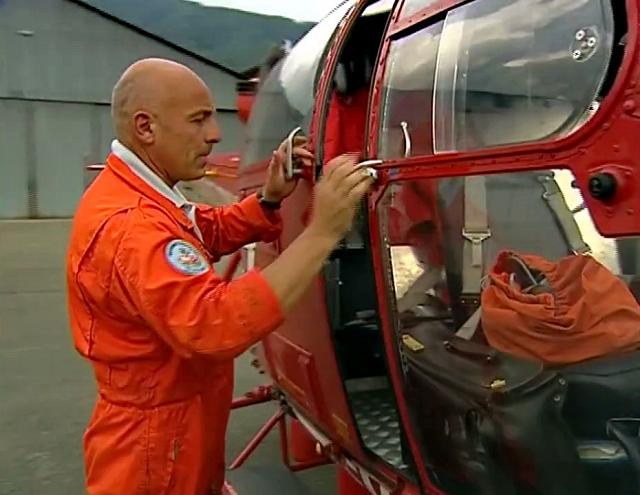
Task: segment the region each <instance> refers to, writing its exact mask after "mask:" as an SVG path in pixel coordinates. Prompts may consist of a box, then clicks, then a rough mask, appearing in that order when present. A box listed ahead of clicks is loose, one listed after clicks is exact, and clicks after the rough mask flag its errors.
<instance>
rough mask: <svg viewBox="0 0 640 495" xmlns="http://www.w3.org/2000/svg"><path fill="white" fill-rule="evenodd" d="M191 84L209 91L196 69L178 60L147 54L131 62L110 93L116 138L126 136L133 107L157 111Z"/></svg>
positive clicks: (126, 137)
mask: <svg viewBox="0 0 640 495" xmlns="http://www.w3.org/2000/svg"><path fill="white" fill-rule="evenodd" d="M194 88H196V89H200V90H204V91H208V89H207V86H206V84H205V83H204V81H203V80H202V79H201V78H200V77H199V76H198V75H197V74H196V73H195V72H193V71H192V70H191V69H189V68H188V67H186V66H184V65H182V64H179V63H177V62H173V61H171V60H166V59H161V58H147V59H143V60H139V61H138V62H135V63H133V64H132V65H130V66H129V67H128V68H127V69H126V70H125V71H124V72H123V74H122V76H120V79H119V80H118V82H117V83H116V85H115V86H114V88H113V94H112V97H111V114H112V116H113V119H114V125H115V127H116V135H117V137H118V139H125V140H128V136H127V123H128V121H129V120H130V119H131V117H133V115H134V114H135V112H136V111H149V112H157V111H158V110H159V109H161V108H163V107H164V106H165V105H166V104H168V103H170V100H171V98H172V97H174V98H175V96H176V95H177V94H179V93H180V92H183V91H189V90H193V89H194Z"/></svg>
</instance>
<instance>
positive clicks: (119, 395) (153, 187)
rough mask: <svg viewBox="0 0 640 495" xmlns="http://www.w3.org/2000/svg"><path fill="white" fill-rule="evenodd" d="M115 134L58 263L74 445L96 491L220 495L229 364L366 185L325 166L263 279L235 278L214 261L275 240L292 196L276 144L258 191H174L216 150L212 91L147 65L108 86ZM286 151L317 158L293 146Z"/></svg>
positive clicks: (288, 294)
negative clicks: (199, 196)
mask: <svg viewBox="0 0 640 495" xmlns="http://www.w3.org/2000/svg"><path fill="white" fill-rule="evenodd" d="M112 112H113V118H114V126H115V129H116V137H117V139H116V140H115V141H114V143H113V146H112V152H111V153H110V154H109V156H108V157H107V166H106V168H105V170H104V171H103V172H102V173H101V174H100V175H99V176H98V177H97V179H96V180H95V181H94V182H93V184H92V185H91V186H90V187H89V188H88V189H87V191H86V192H85V194H84V196H83V197H82V199H81V201H80V204H79V206H78V209H77V212H76V215H75V218H74V221H73V229H72V234H71V242H70V246H69V251H68V260H67V285H68V300H69V314H70V321H71V326H72V334H73V339H74V342H75V346H76V349H77V350H78V352H79V353H80V354H81V355H82V356H84V357H85V358H86V359H87V360H89V361H90V362H91V364H92V366H93V370H94V374H95V378H96V381H97V387H98V392H99V397H98V400H97V403H96V406H95V409H94V412H93V415H92V417H91V420H90V424H89V426H88V428H87V430H86V432H85V436H84V455H85V470H86V488H87V492H88V493H89V494H91V495H129V494H149V495H160V494H172V495H204V494H209V493H218V492H220V491H221V487H222V483H223V478H224V435H225V430H226V425H227V420H228V417H229V410H230V405H231V399H232V388H233V359H234V358H235V357H237V356H238V355H240V354H241V353H243V352H244V351H245V350H246V349H248V348H249V347H250V346H251V345H253V344H255V343H256V342H257V341H259V340H260V339H262V338H263V337H264V336H265V335H267V334H268V333H269V332H271V331H273V330H274V329H276V328H277V327H278V326H279V325H280V324H281V323H282V321H283V319H284V318H285V317H286V315H287V312H288V311H290V310H291V308H292V307H293V306H294V305H295V304H296V302H297V301H298V300H299V299H300V297H301V296H302V294H303V293H304V291H305V290H306V288H307V287H308V286H309V285H310V283H311V282H312V280H313V279H314V277H315V276H316V275H317V274H318V272H319V271H320V269H321V267H322V264H323V262H324V260H325V259H326V258H327V257H328V255H329V254H330V252H331V251H332V249H333V248H334V246H335V245H336V244H337V242H338V241H339V240H340V239H341V238H342V237H343V236H344V235H345V233H346V232H347V231H348V230H349V229H350V227H351V225H352V222H353V218H354V213H355V210H356V205H357V204H358V203H359V202H360V200H361V199H362V197H363V195H364V194H365V192H366V191H367V189H368V188H369V186H370V181H371V179H370V178H369V177H368V176H367V175H365V174H362V173H358V170H359V169H358V167H357V164H356V163H355V160H354V158H353V157H350V156H342V157H338V158H336V159H335V160H333V161H332V162H330V163H329V164H328V165H327V172H326V173H325V175H324V177H323V179H322V180H321V181H319V182H318V183H317V184H316V186H315V193H314V198H313V214H312V217H311V220H310V222H309V225H308V227H307V229H306V230H305V231H304V232H303V233H302V234H301V235H300V236H299V237H298V238H297V239H296V240H295V241H294V242H293V243H292V244H291V245H290V246H289V248H288V249H287V250H286V251H284V252H283V253H282V254H281V256H280V257H279V258H278V259H276V260H275V261H274V262H273V263H272V264H271V265H270V266H268V267H266V268H265V269H263V270H261V271H259V270H252V271H249V272H248V273H246V274H244V275H243V276H241V277H238V278H237V279H235V280H233V281H230V282H229V281H224V280H221V278H220V277H219V276H218V275H217V274H216V273H215V272H214V270H213V263H214V262H215V261H216V260H218V259H219V258H220V257H221V256H223V255H225V254H228V253H232V252H234V251H236V250H237V249H239V248H240V247H242V246H243V245H245V244H248V243H252V242H256V241H264V242H271V241H273V240H275V239H277V238H278V236H279V235H280V231H281V219H280V216H279V214H278V211H277V210H278V206H279V205H280V203H281V201H283V200H284V199H285V198H286V197H287V196H289V195H290V194H291V192H292V191H293V190H294V188H295V186H296V181H295V180H287V179H286V178H285V174H284V171H283V168H284V146H283V145H281V146H280V147H279V148H278V149H277V150H274V154H273V157H272V159H271V162H270V164H269V167H268V171H267V176H266V180H265V185H264V187H263V188H262V189H261V190H260V191H259V192H258V193H256V194H251V195H250V196H248V197H246V198H244V199H243V200H242V201H240V202H239V203H237V204H235V205H232V206H228V207H221V208H212V207H207V206H203V205H199V204H195V205H194V204H192V203H190V202H189V201H187V200H186V199H185V198H184V196H182V195H181V194H180V192H179V190H178V189H177V188H176V183H178V182H179V181H186V180H192V179H198V178H200V177H202V176H203V175H204V171H205V162H206V156H207V155H208V154H209V153H210V152H211V149H212V146H213V145H214V144H215V143H216V142H218V141H219V140H220V130H219V127H218V125H217V123H216V120H215V107H214V103H213V99H212V97H211V94H210V92H209V90H208V88H207V86H206V85H205V84H204V83H203V81H202V80H201V79H200V78H199V77H198V76H197V75H196V74H194V73H193V72H192V71H191V70H189V69H188V68H186V67H184V66H182V65H179V64H177V63H174V62H170V61H167V60H158V59H147V60H142V61H139V62H137V63H135V64H133V65H132V66H131V67H129V68H128V69H127V70H126V71H125V72H124V74H123V75H122V77H121V79H120V80H119V81H118V83H117V84H116V86H115V88H114V91H113V101H112ZM294 155H295V156H296V158H297V159H298V160H300V161H301V162H302V163H303V164H304V165H306V166H310V165H312V160H313V156H312V154H311V153H310V152H309V151H308V150H307V149H306V144H305V143H304V142H301V143H300V144H299V145H298V146H297V147H296V149H295V152H294Z"/></svg>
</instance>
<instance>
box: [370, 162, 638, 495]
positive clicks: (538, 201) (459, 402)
mask: <svg viewBox="0 0 640 495" xmlns="http://www.w3.org/2000/svg"><path fill="white" fill-rule="evenodd" d="M574 179H575V177H574V176H573V174H572V173H571V172H570V171H569V170H537V171H527V172H515V173H514V172H512V173H502V174H493V175H487V176H475V177H445V178H424V179H416V180H410V181H409V180H407V181H398V182H393V183H391V184H390V185H389V186H388V187H387V189H386V191H385V193H384V194H383V196H382V198H381V200H380V202H379V203H378V206H377V211H378V219H379V225H378V228H379V234H380V239H383V240H384V244H383V245H382V247H381V249H382V260H383V271H384V273H385V274H386V277H387V290H388V293H389V298H388V300H389V304H390V307H389V309H390V311H389V313H388V314H390V315H391V316H392V318H393V321H392V322H391V325H392V327H394V328H395V331H396V339H397V349H398V354H399V357H400V361H401V364H402V371H403V377H404V384H405V387H406V392H405V393H406V397H407V404H408V406H409V413H410V417H411V424H412V429H413V431H414V434H415V437H416V438H417V439H418V442H419V444H420V445H421V447H422V448H423V453H422V454H423V461H424V462H425V465H426V467H427V470H428V471H429V472H430V473H431V475H432V479H433V480H434V481H435V482H436V483H438V484H439V485H440V488H442V489H443V490H444V491H445V492H446V493H451V494H470V493H473V494H476V493H553V492H554V491H557V490H560V489H566V491H567V493H569V492H571V493H586V492H585V491H581V490H579V489H575V488H576V487H578V486H580V485H579V483H578V480H579V479H583V477H586V479H588V480H590V483H591V484H592V485H593V486H594V491H593V493H605V492H606V493H609V494H611V495H624V494H627V493H632V492H635V485H634V483H636V481H635V479H636V478H635V474H634V473H635V471H634V469H637V467H638V465H637V464H634V463H635V462H636V461H634V460H632V458H631V457H627V455H628V454H626V451H625V448H624V447H623V444H622V443H621V441H619V439H618V437H615V436H614V435H609V434H607V433H606V431H607V427H606V424H607V421H608V420H609V419H611V418H614V420H615V418H616V417H624V418H632V419H631V420H629V421H631V422H632V423H633V422H635V423H636V427H635V428H636V429H635V430H634V433H632V436H633V437H634V439H635V438H637V422H639V421H640V409H639V408H638V406H637V399H636V398H637V388H636V384H635V382H634V380H632V379H630V378H626V377H627V376H628V374H629V373H632V374H633V373H638V376H640V371H638V370H640V352H638V351H633V346H634V345H635V347H636V349H637V348H638V347H640V339H638V341H637V342H636V340H635V338H636V337H638V336H637V335H636V336H634V337H633V339H631V341H629V340H628V339H627V340H625V345H626V346H628V347H627V350H626V351H622V350H621V349H620V348H617V347H616V346H618V344H620V342H621V340H619V337H620V336H621V335H622V334H624V335H625V337H624V338H625V339H626V337H627V336H628V335H629V334H630V332H631V333H633V332H637V327H636V326H635V322H634V321H633V320H634V318H637V319H638V325H640V308H638V303H637V302H636V301H637V300H638V299H639V298H640V291H639V290H638V288H639V287H640V282H639V281H640V276H639V275H640V271H638V270H639V267H640V264H639V261H640V241H639V240H638V239H634V238H627V239H609V238H605V237H603V236H602V235H600V233H599V232H598V231H597V229H596V228H595V226H594V224H593V221H592V219H591V215H590V212H589V210H588V209H587V208H585V207H584V201H583V198H582V196H581V193H580V191H579V190H578V189H576V188H575V187H574ZM545 193H547V194H545ZM479 224H484V225H479ZM571 225H573V227H575V231H577V232H579V234H577V235H576V234H575V231H574V229H573V228H571V227H570V226H571ZM472 227H473V228H475V230H476V231H478V232H480V233H482V232H481V231H482V230H483V229H484V233H486V234H488V235H487V236H486V237H483V240H481V241H480V242H479V243H478V245H477V246H475V247H474V243H473V242H472V241H471V240H470V239H469V238H468V237H465V235H464V232H465V230H466V231H467V232H470V231H473V228H472ZM586 246H588V247H589V249H590V252H591V256H581V257H580V258H581V259H590V258H592V257H593V258H595V260H597V262H598V263H599V265H600V266H601V267H602V268H601V270H600V271H599V275H600V276H601V277H602V278H599V280H605V279H606V280H607V281H608V282H607V285H606V287H607V288H605V287H604V285H603V286H602V287H594V284H595V282H594V279H592V278H591V277H590V276H583V277H577V278H576V279H575V283H576V284H581V283H582V284H583V287H584V288H585V289H586V290H588V291H590V293H591V294H592V297H593V299H595V300H597V301H598V302H597V303H596V302H593V304H592V305H590V306H589V307H580V312H575V313H568V314H567V316H566V317H564V318H565V319H563V315H564V313H561V314H560V315H559V316H557V318H556V319H555V320H554V322H555V323H554V324H556V325H557V332H558V338H557V339H558V340H557V341H556V342H555V343H554V342H551V341H550V340H547V341H546V342H547V347H546V348H545V347H544V346H542V345H540V344H539V343H538V344H537V343H536V342H538V341H536V339H537V338H539V339H540V341H541V340H542V339H543V338H549V335H548V334H547V335H542V334H541V331H540V330H539V329H538V328H536V327H534V326H527V325H525V324H524V323H523V322H525V321H528V320H525V319H522V320H520V319H519V317H518V316H517V315H518V314H519V313H515V312H514V313H509V312H508V311H506V310H501V311H502V313H501V314H502V316H501V317H499V318H496V316H495V315H496V314H497V312H494V313H493V315H494V320H493V321H494V325H493V327H492V328H493V332H492V333H490V332H488V330H489V329H488V328H487V326H486V325H485V320H484V319H483V318H484V316H483V318H482V319H479V320H478V319H476V320H474V319H473V316H474V315H478V316H481V315H484V313H476V309H477V308H478V307H479V305H480V301H482V309H483V311H486V310H487V306H486V304H487V302H486V300H485V299H484V298H482V297H481V294H483V293H484V291H485V290H486V287H487V283H488V280H487V279H486V278H485V277H486V275H487V274H488V273H489V271H490V270H491V269H492V268H493V267H494V266H495V263H496V261H497V259H498V254H499V253H501V252H503V251H506V250H509V251H512V252H514V253H516V254H518V255H535V256H538V257H542V258H544V259H546V260H548V261H549V262H550V263H554V262H558V261H560V260H563V259H569V258H570V256H572V252H573V251H576V250H580V251H583V250H584V248H585V247H586ZM475 249H477V250H478V251H477V254H478V258H477V260H478V261H479V266H480V269H479V270H477V271H476V268H475V267H474V266H475V265H474V263H475V262H474V257H473V253H474V250H475ZM585 273H586V272H585ZM590 273H595V271H594V272H590ZM593 276H594V277H595V275H593ZM522 280H524V279H520V278H518V277H514V279H513V281H512V283H518V284H521V283H523V282H522ZM525 282H526V281H525ZM538 282H540V280H539V279H536V283H538ZM532 286H533V284H532ZM522 287H523V288H527V290H528V289H529V287H528V286H526V285H524V284H523V285H522ZM546 287H548V286H547V285H545V284H544V283H540V285H539V286H535V289H536V290H545V288H546ZM556 287H557V286H556ZM614 289H615V291H617V292H616V294H618V295H620V300H612V298H611V297H609V302H608V305H604V304H602V303H600V301H601V300H602V299H604V298H606V297H607V294H610V293H611V292H610V291H612V290H614ZM627 289H630V290H628V291H627ZM598 291H601V293H600V292H598ZM530 293H531V294H538V293H539V292H535V291H533V290H532V292H530ZM494 297H495V296H494ZM616 297H617V296H616ZM563 301H564V300H560V301H558V302H557V306H554V308H555V307H557V308H561V307H562V304H563ZM492 304H494V307H499V304H500V300H499V301H498V302H497V303H496V302H495V300H494V301H493V303H492ZM538 304H540V303H538ZM616 304H618V305H619V306H618V307H616ZM624 308H626V309H624ZM558 311H563V310H560V309H558ZM617 311H629V313H626V315H627V318H626V320H625V321H626V323H625V324H624V325H625V327H624V328H625V330H622V326H621V325H622V324H621V323H620V322H621V321H622V320H623V319H622V318H621V319H620V320H617V319H616V318H617V317H614V316H613V314H614V313H616V312H617ZM509 315H511V316H509ZM569 315H571V316H569ZM634 315H635V316H634ZM583 317H584V320H583V319H582V318H583ZM600 318H608V321H609V322H610V323H609V325H610V326H609V328H608V330H607V331H606V332H604V335H605V337H603V341H602V342H604V343H603V344H602V345H597V346H594V347H593V349H597V350H598V351H597V352H599V353H601V355H600V356H596V357H593V358H592V359H591V358H589V359H587V360H584V361H580V362H579V364H578V365H576V366H578V369H579V370H578V371H577V373H578V374H577V375H571V374H570V373H572V372H573V373H575V371H571V370H575V369H576V368H572V367H571V366H573V365H574V364H573V363H575V361H574V362H573V363H571V365H569V364H566V365H565V364H558V363H559V362H560V361H562V359H564V357H567V358H568V357H569V356H572V357H573V356H575V355H574V354H573V353H574V352H575V351H576V348H577V347H581V345H582V344H576V340H574V339H573V337H572V336H571V333H572V332H576V333H578V332H581V331H585V330H588V329H585V328H584V326H583V327H580V322H581V321H590V322H592V323H593V322H596V321H599V319H600ZM496 320H497V321H499V322H500V324H499V325H496V324H495V322H496ZM558 322H559V323H558ZM572 322H574V323H575V324H574V323H572ZM565 326H566V327H567V329H566V330H565ZM498 327H500V328H502V330H501V331H502V332H503V333H502V335H506V336H507V338H508V339H511V341H509V342H515V344H509V346H508V348H507V346H505V344H504V340H503V341H502V342H501V343H500V344H499V345H498V344H497V343H496V342H499V341H496V340H493V339H495V336H496V334H497V331H496V329H497V328H498ZM463 328H467V329H472V333H467V335H466V337H464V340H463V337H460V336H459V335H457V333H458V332H459V331H460V330H461V329H463ZM568 328H571V331H569V330H568ZM505 329H506V330H505ZM547 332H550V330H549V329H547ZM536 334H538V336H536ZM434 335H435V336H434ZM592 335H593V334H592ZM634 335H635V334H634ZM408 336H410V337H412V338H413V340H410V339H408V338H407V337H408ZM574 336H575V334H574ZM598 338H599V337H598V336H596V339H598ZM454 340H455V341H456V345H458V347H451V349H453V350H452V351H451V352H449V353H447V351H446V349H448V347H447V343H449V344H451V342H452V341H454ZM569 341H571V342H572V344H567V342H569ZM592 342H593V341H592ZM583 343H584V342H583ZM420 346H422V347H420ZM552 348H553V349H555V350H554V351H553V352H548V353H546V354H545V353H543V350H547V351H548V350H550V349H552ZM443 349H444V350H443ZM493 351H499V352H500V354H499V356H498V358H497V360H496V361H495V362H501V363H504V362H505V360H509V359H519V360H522V361H518V362H519V363H523V362H527V363H536V364H535V366H534V368H535V367H536V366H537V363H540V362H546V361H544V359H548V360H550V361H551V362H552V364H549V365H547V367H548V368H547V369H554V370H555V369H559V370H560V373H563V374H561V375H560V377H561V378H562V379H563V380H564V382H563V383H564V385H562V386H563V387H566V388H563V389H561V390H560V389H559V390H560V391H559V392H557V393H558V394H559V395H557V399H556V398H553V399H552V402H555V403H557V404H558V407H557V409H554V413H553V414H548V415H544V414H541V415H534V414H533V413H531V414H529V415H527V414H522V415H521V416H522V417H521V420H522V422H520V419H518V418H519V417H520V416H519V415H518V414H517V413H515V412H512V413H510V414H512V416H511V417H510V418H506V417H504V416H501V415H500V414H497V415H496V416H492V414H494V412H493V410H492V407H491V406H488V405H485V404H484V403H483V402H482V399H481V397H482V392H478V390H479V389H482V388H483V387H486V386H487V385H488V384H494V382H495V384H497V385H496V386H497V387H499V386H500V383H501V382H500V380H498V379H497V378H501V375H495V374H493V373H494V369H492V368H491V366H490V365H489V364H487V363H488V361H486V360H484V356H491V353H492V352H493ZM590 352H593V351H590ZM443 356H444V357H443ZM447 356H452V357H451V360H449V358H448V357H447ZM540 356H544V359H543V358H541V357H540ZM483 361H484V363H483ZM452 362H455V363H457V366H449V367H447V366H446V365H447V364H451V363H452ZM438 366H440V368H438ZM518 366H519V365H518ZM580 367H581V368H580ZM536 369H537V368H536ZM502 370H504V368H502ZM580 370H582V371H580ZM474 373H475V374H474ZM572 376H577V378H572ZM634 376H635V375H634ZM496 377H497V378H496ZM518 379H520V378H518ZM487 380H488V381H487ZM509 380H510V379H509V378H507V379H506V381H507V382H508V383H509ZM573 380H575V381H573ZM514 381H517V380H514ZM538 383H540V382H538ZM472 384H473V386H472ZM483 384H487V385H483ZM567 384H568V385H567ZM625 384H626V385H625ZM476 385H477V388H474V386H476ZM617 387H618V388H617ZM614 389H615V390H616V392H613V390H614ZM531 390H533V389H531ZM536 394H537V392H536V393H534V392H532V393H531V397H533V396H536ZM565 394H566V395H565ZM516 395H517V393H515V392H514V393H513V394H512V395H507V396H505V399H506V402H507V403H510V404H514V403H512V402H510V401H512V400H515V399H514V397H515V396H516ZM614 397H616V398H614ZM532 403H533V402H532ZM514 407H515V406H514ZM527 407H529V406H527ZM527 407H524V408H523V411H530V410H531V409H527ZM531 407H533V406H531ZM514 411H515V409H514ZM514 418H515V419H514ZM503 420H504V423H501V421H503ZM512 420H513V421H512ZM492 421H493V422H492ZM538 421H539V423H538ZM494 426H496V427H497V428H498V430H500V428H503V430H502V432H503V433H505V432H506V434H505V435H504V436H501V435H502V433H501V434H500V435H497V436H492V435H493V433H495V431H496V430H493V429H492V428H493V427H494ZM538 428H539V429H538ZM525 430H526V431H528V432H530V435H531V436H529V437H526V435H525V436H518V433H517V432H522V431H525ZM542 431H544V432H546V433H545V434H543V435H540V436H541V437H545V440H544V442H543V443H538V444H536V445H534V448H533V449H531V450H530V449H529V447H531V446H532V445H533V444H535V441H533V440H532V439H533V438H535V437H536V433H534V432H542ZM509 432H516V433H513V435H512V436H511V437H509V435H510V433H509ZM496 438H499V439H502V440H500V441H501V442H503V443H500V441H496V440H495V439H496ZM551 438H553V441H551ZM620 438H622V437H620ZM492 442H493V443H492ZM546 442H551V443H548V444H547V443H546ZM519 463H520V464H519ZM545 463H548V464H545ZM559 465H562V466H563V471H562V472H557V471H556V470H557V466H559ZM545 466H546V467H545ZM633 466H635V467H633ZM547 468H548V469H549V471H548V473H549V474H548V475H547V476H544V475H542V474H540V475H538V476H531V477H530V478H529V477H528V476H527V475H526V473H530V472H536V474H539V471H534V470H538V469H541V470H544V469H547ZM574 468H575V469H576V471H575V472H572V471H571V469H574ZM570 472H571V473H572V474H575V482H576V484H575V485H573V484H572V483H573V482H574V479H573V478H572V477H571V475H570V474H569V473H570ZM523 473H525V474H524V475H523ZM615 473H625V474H624V475H617V474H615ZM519 476H522V478H523V479H520V478H518V477H519ZM614 480H615V481H614ZM528 483H531V484H530V485H529V484H528ZM564 483H566V485H564ZM525 487H526V489H525ZM596 487H597V488H596Z"/></svg>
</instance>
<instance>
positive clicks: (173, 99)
mask: <svg viewBox="0 0 640 495" xmlns="http://www.w3.org/2000/svg"><path fill="white" fill-rule="evenodd" d="M111 104H112V109H111V112H112V116H113V122H114V128H115V131H116V137H117V138H118V140H119V141H121V142H122V143H123V144H124V145H125V146H128V147H129V148H131V149H132V150H133V151H134V152H136V153H137V154H138V155H139V156H140V157H141V158H142V159H143V160H145V161H146V162H147V165H149V166H150V167H151V168H153V169H154V170H156V172H158V173H161V174H162V175H166V176H167V177H165V179H168V180H167V182H177V181H178V180H187V179H188V178H196V177H192V176H193V175H194V173H196V172H194V170H193V166H192V167H191V170H189V169H186V168H185V167H186V166H187V165H188V164H187V163H183V164H182V165H180V164H179V163H175V162H176V161H180V162H182V161H193V160H194V159H195V158H199V157H201V156H202V153H203V152H206V153H208V151H210V148H211V144H212V143H215V142H217V141H218V140H219V131H218V127H217V124H216V122H215V120H214V119H213V115H214V107H213V102H212V98H211V94H210V92H209V89H208V88H207V85H206V84H205V83H204V81H203V80H202V79H201V78H200V77H199V76H198V75H197V74H196V73H195V72H193V71H192V70H191V69H189V68H188V67H186V66H184V65H182V64H179V63H177V62H173V61H171V60H165V59H158V58H149V59H144V60H140V61H138V62H135V63H134V64H132V65H131V66H129V67H128V68H127V69H126V70H125V71H124V73H123V74H122V76H121V77H120V79H119V80H118V82H117V83H116V85H115V86H114V88H113V94H112V101H111ZM187 140H188V141H189V143H187V142H185V141H187ZM196 141H198V142H196ZM180 146H182V147H184V148H185V149H183V150H182V151H181V150H180V149H173V148H175V147H180ZM207 150H208V151H207ZM158 152H159V153H158ZM181 152H183V153H187V154H188V155H189V156H183V157H182V160H178V157H177V156H176V155H178V154H179V153H181ZM158 155H160V156H158ZM194 155H195V157H194ZM166 160H171V163H164V162H165V161H166ZM159 161H160V163H158V162H159ZM176 167H178V170H167V169H173V168H176ZM198 168H202V167H198ZM158 169H160V170H158ZM203 171H204V169H202V170H200V172H199V173H200V176H201V173H202V172H203ZM185 174H186V175H187V177H185V176H184V175H185Z"/></svg>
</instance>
